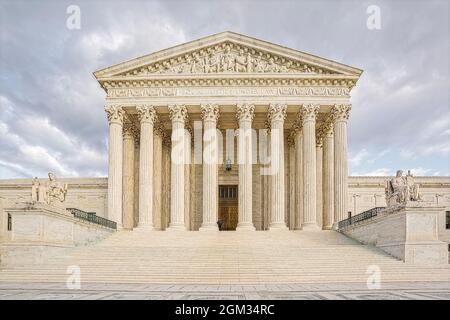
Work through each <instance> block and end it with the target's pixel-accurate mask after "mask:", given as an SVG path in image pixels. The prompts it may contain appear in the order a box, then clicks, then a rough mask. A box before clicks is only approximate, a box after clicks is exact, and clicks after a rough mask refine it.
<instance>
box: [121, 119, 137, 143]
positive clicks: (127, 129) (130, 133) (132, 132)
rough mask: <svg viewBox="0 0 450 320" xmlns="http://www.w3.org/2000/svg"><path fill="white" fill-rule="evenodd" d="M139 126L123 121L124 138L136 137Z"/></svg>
mask: <svg viewBox="0 0 450 320" xmlns="http://www.w3.org/2000/svg"><path fill="white" fill-rule="evenodd" d="M137 131H138V130H137V128H136V127H135V126H134V125H133V124H132V123H131V122H124V123H123V131H122V135H123V137H124V138H130V139H135V138H136V136H137V135H138V134H137Z"/></svg>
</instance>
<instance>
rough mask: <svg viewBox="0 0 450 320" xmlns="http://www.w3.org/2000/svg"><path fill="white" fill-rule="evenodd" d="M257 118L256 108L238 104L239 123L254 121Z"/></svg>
mask: <svg viewBox="0 0 450 320" xmlns="http://www.w3.org/2000/svg"><path fill="white" fill-rule="evenodd" d="M254 116H255V106H254V105H253V104H249V103H243V104H238V105H237V106H236V118H237V119H238V120H239V121H250V122H251V121H253V117H254Z"/></svg>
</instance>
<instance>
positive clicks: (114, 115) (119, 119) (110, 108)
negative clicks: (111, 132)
mask: <svg viewBox="0 0 450 320" xmlns="http://www.w3.org/2000/svg"><path fill="white" fill-rule="evenodd" d="M105 112H106V116H107V117H108V122H109V124H112V123H117V124H120V125H123V117H124V114H125V111H124V110H123V108H122V107H121V106H119V105H107V106H105Z"/></svg>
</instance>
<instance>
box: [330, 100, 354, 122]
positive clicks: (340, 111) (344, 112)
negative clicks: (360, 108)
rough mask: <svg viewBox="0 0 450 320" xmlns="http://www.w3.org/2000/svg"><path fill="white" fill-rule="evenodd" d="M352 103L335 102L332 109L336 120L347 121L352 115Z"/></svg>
mask: <svg viewBox="0 0 450 320" xmlns="http://www.w3.org/2000/svg"><path fill="white" fill-rule="evenodd" d="M351 109H352V105H351V104H335V105H334V106H333V109H332V110H331V114H332V117H333V121H334V122H340V121H347V120H348V118H349V116H350V110H351Z"/></svg>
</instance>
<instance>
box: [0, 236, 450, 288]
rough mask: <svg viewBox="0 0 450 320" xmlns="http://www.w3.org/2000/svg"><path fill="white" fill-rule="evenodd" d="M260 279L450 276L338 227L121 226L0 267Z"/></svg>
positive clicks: (88, 278)
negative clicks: (94, 239)
mask: <svg viewBox="0 0 450 320" xmlns="http://www.w3.org/2000/svg"><path fill="white" fill-rule="evenodd" d="M70 266H78V267H79V268H80V271H81V281H82V282H84V283H86V282H95V283H164V284H170V283H174V284H184V283H186V284H237V283H239V284H258V283H336V282H346V283H348V282H364V283H365V282H366V281H367V279H368V277H369V276H370V275H371V274H373V272H374V271H377V270H380V272H381V274H380V276H381V281H382V282H383V281H384V282H391V281H450V268H449V265H442V266H412V265H406V264H404V263H403V262H402V261H399V260H397V259H395V258H393V257H391V256H389V255H387V254H385V253H383V252H381V251H379V250H378V249H376V248H374V247H371V246H365V245H361V244H359V243H357V242H355V241H353V240H351V239H349V238H347V237H345V236H344V235H342V234H339V233H337V232H334V231H265V232H263V231H257V232H234V231H228V232H227V231H224V232H215V233H210V232H176V231H172V232H171V231H166V232H158V231H155V232H138V231H119V232H116V233H115V234H113V235H111V236H110V237H109V238H107V239H105V240H103V241H101V242H99V243H97V244H95V245H92V246H86V247H76V248H69V249H67V250H66V251H65V253H64V254H60V255H58V256H55V257H53V258H50V259H48V260H47V261H46V262H45V263H43V264H40V265H23V266H17V267H14V268H1V267H0V282H2V281H17V282H63V283H65V282H66V279H67V277H68V276H69V275H68V274H67V270H68V267H70Z"/></svg>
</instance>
